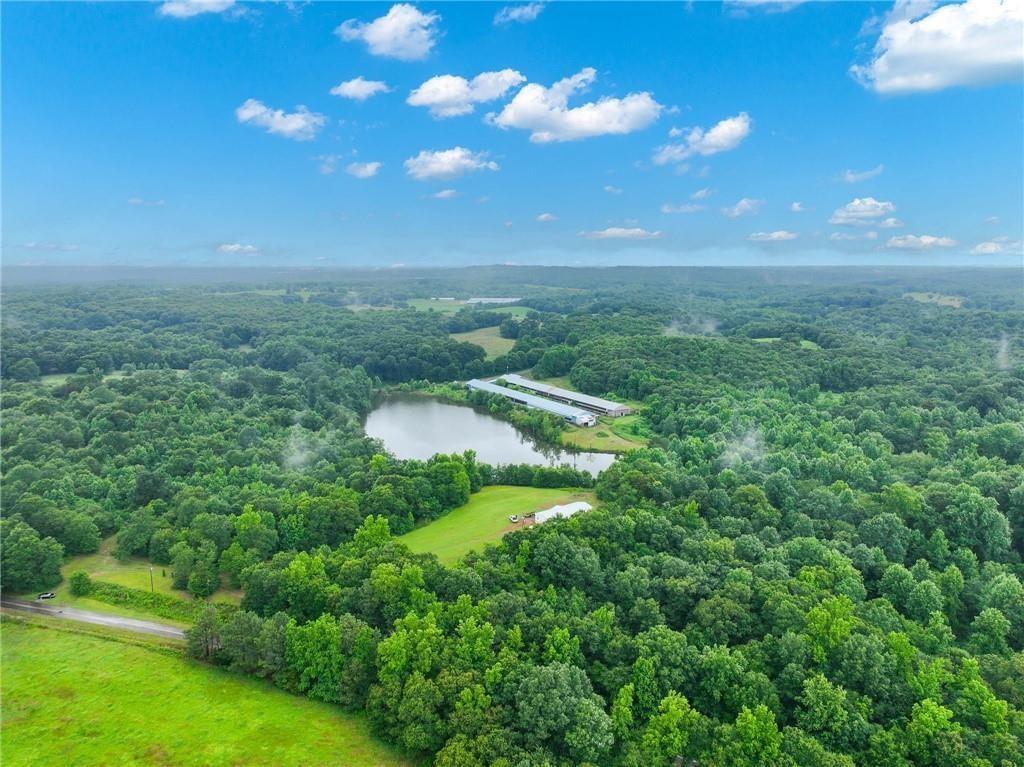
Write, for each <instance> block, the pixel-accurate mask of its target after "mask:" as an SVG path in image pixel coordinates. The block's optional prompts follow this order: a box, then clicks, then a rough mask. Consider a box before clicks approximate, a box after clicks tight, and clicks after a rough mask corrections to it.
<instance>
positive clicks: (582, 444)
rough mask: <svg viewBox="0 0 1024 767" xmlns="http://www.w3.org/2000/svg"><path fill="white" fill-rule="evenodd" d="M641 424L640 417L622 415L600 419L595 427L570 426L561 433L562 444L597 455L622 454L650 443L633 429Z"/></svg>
mask: <svg viewBox="0 0 1024 767" xmlns="http://www.w3.org/2000/svg"><path fill="white" fill-rule="evenodd" d="M640 424H641V419H640V416H638V415H624V416H621V417H619V418H605V417H601V418H598V420H597V426H591V427H580V426H570V427H568V428H567V429H566V430H565V431H563V432H562V444H563V445H566V446H568V447H578V448H580V449H581V450H592V451H596V452H599V453H624V452H626V451H627V450H633V449H635V448H638V447H644V446H645V445H647V443H648V442H649V441H650V440H648V439H647V437H644V436H643V435H641V434H635V433H634V432H633V429H634V428H635V427H637V426H639V425H640Z"/></svg>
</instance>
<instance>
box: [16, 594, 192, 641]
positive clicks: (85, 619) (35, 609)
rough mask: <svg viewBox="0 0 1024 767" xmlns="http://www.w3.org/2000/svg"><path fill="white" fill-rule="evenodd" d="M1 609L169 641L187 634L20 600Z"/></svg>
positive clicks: (146, 624)
mask: <svg viewBox="0 0 1024 767" xmlns="http://www.w3.org/2000/svg"><path fill="white" fill-rule="evenodd" d="M0 607H6V608H7V609H9V610H21V611H22V612H26V613H36V614H37V615H46V616H49V617H51V618H64V619H65V620H69V621H79V622H81V623H93V624H95V625H97V626H109V627H110V628H115V629H123V630H124V631H134V632H136V633H138V634H153V635H154V636H158V637H165V638H167V639H184V638H185V632H184V631H183V630H182V629H180V628H177V627H175V626H168V625H167V624H165V623H152V622H150V621H140V620H135V619H134V618H122V617H121V616H120V615H109V614H107V613H94V612H90V611H89V610H79V609H77V608H74V607H60V606H57V605H48V604H43V603H41V602H22V601H21V600H20V599H3V600H0Z"/></svg>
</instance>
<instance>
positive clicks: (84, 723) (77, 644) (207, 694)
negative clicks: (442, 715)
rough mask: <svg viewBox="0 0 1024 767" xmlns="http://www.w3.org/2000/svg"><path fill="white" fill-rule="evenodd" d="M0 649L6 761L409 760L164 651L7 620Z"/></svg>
mask: <svg viewBox="0 0 1024 767" xmlns="http://www.w3.org/2000/svg"><path fill="white" fill-rule="evenodd" d="M2 657H3V668H4V675H3V703H4V705H3V713H2V719H0V721H2V733H3V757H4V765H5V767H21V766H22V765H25V766H26V767H28V766H29V765H32V766H34V765H43V764H52V765H61V764H74V765H79V766H80V767H86V766H91V765H97V766H100V765H102V766H103V767H108V766H109V765H124V766H128V765H138V766H140V767H141V765H172V764H173V765H181V766H183V767H184V766H187V765H243V764H244V765H281V764H294V765H338V767H391V765H395V766H396V767H398V766H402V767H405V766H411V765H412V764H413V762H412V761H411V760H409V759H407V758H405V757H403V756H402V755H401V754H399V753H397V752H395V751H394V750H393V749H391V748H389V747H388V746H386V745H385V744H384V743H382V742H381V741H379V740H377V739H376V738H375V737H374V736H373V735H372V734H371V733H370V729H369V725H368V724H367V722H366V720H365V718H364V717H362V716H359V715H355V714H349V713H346V712H344V711H342V710H341V709H340V708H338V707H336V706H330V705H327V704H323V703H316V702H314V701H311V700H309V699H308V698H303V697H298V696H294V695H289V694H288V693H286V692H284V691H282V690H279V689H277V688H276V687H274V686H273V685H270V684H269V683H266V682H262V681H260V680H258V679H251V678H247V677H243V676H239V675H235V674H231V673H229V672H227V671H222V670H219V669H215V668H213V667H211V666H204V665H202V664H199V663H196V662H193V661H188V660H186V659H185V658H184V657H181V656H179V655H177V654H175V653H169V652H167V651H166V650H161V649H158V648H150V647H146V646H144V645H143V646H140V645H136V644H126V643H124V642H120V641H117V640H116V639H113V638H111V639H108V638H100V637H94V636H86V635H81V634H75V633H68V632H65V631H62V630H59V629H57V628H49V627H41V626H36V625H30V624H23V623H20V622H14V621H5V622H4V624H3V655H2Z"/></svg>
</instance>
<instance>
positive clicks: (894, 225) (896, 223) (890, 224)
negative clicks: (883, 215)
mask: <svg viewBox="0 0 1024 767" xmlns="http://www.w3.org/2000/svg"><path fill="white" fill-rule="evenodd" d="M878 226H879V228H881V229H899V228H900V227H901V226H903V222H902V221H901V220H900V219H898V218H892V217H890V218H887V219H884V220H882V221H879V222H878Z"/></svg>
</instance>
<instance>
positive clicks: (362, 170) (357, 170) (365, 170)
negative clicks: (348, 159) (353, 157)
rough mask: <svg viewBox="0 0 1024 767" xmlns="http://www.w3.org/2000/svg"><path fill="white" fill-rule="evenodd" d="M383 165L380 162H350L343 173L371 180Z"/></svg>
mask: <svg viewBox="0 0 1024 767" xmlns="http://www.w3.org/2000/svg"><path fill="white" fill-rule="evenodd" d="M383 165H384V163H382V162H352V163H349V164H348V166H347V167H346V168H345V172H346V173H347V174H348V175H350V176H355V177H356V178H373V177H374V176H376V175H377V172H378V171H379V170H380V169H381V167H382V166H383Z"/></svg>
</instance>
